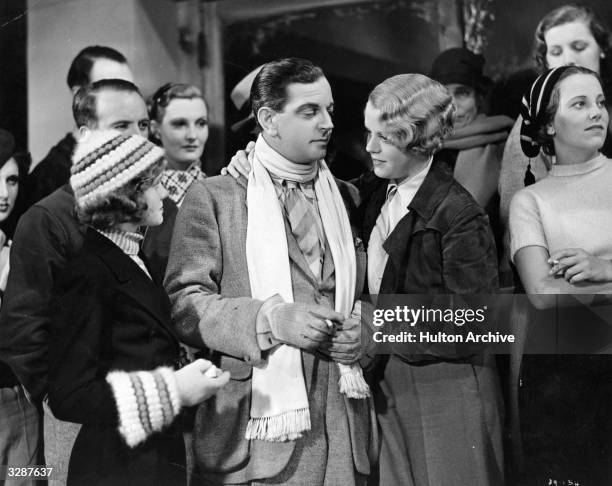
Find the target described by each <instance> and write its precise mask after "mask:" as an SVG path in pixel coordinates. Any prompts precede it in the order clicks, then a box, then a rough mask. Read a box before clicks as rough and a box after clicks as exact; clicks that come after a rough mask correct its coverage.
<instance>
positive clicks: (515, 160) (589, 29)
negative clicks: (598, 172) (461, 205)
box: [499, 4, 612, 259]
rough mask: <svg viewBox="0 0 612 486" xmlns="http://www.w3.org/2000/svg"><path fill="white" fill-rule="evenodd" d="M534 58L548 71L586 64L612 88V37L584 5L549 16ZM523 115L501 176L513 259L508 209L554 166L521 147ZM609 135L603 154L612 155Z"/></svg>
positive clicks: (513, 133)
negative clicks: (518, 192)
mask: <svg viewBox="0 0 612 486" xmlns="http://www.w3.org/2000/svg"><path fill="white" fill-rule="evenodd" d="M533 55H534V60H535V63H536V65H537V67H538V68H539V69H540V70H541V71H544V70H546V69H549V68H555V67H559V66H564V65H577V66H584V67H586V68H589V69H591V70H592V71H594V72H596V73H598V74H600V76H601V79H602V84H603V87H604V93H606V91H608V90H610V89H612V65H611V63H612V36H611V33H610V30H609V29H608V28H607V27H606V26H605V25H604V23H603V22H602V21H601V19H600V18H598V17H597V16H596V15H595V13H594V12H593V11H592V10H591V9H589V8H588V7H584V6H577V5H571V4H570V5H563V6H561V7H558V8H556V9H555V10H552V11H551V12H549V13H548V14H547V15H545V16H544V17H543V18H542V20H541V21H540V23H539V24H538V26H537V28H536V31H535V40H534V54H533ZM521 122H522V118H521V117H519V118H518V120H517V121H516V123H515V124H514V127H513V128H512V131H511V132H510V136H509V137H508V142H507V143H506V147H505V149H504V156H503V158H502V165H501V173H500V177H499V195H500V219H501V223H502V225H503V227H504V228H506V235H507V236H506V238H505V239H504V246H505V252H504V253H505V258H506V259H508V258H509V255H508V253H509V237H508V233H507V228H508V211H509V207H510V200H511V199H512V196H514V194H515V193H516V192H517V191H518V190H519V189H521V188H523V187H524V186H526V185H529V184H533V183H534V182H535V181H537V180H540V179H542V178H543V177H544V176H545V175H546V173H547V172H548V170H549V169H550V167H551V165H552V164H551V160H550V156H547V155H544V156H543V155H542V154H540V155H536V156H534V157H531V158H529V157H526V156H525V154H523V152H522V150H521V146H520V135H519V131H520V127H521ZM610 139H611V136H610V135H608V137H607V140H606V144H605V145H604V147H602V153H604V154H606V155H612V146H610V145H611V143H610Z"/></svg>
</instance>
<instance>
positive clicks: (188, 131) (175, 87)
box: [142, 83, 208, 278]
mask: <svg viewBox="0 0 612 486" xmlns="http://www.w3.org/2000/svg"><path fill="white" fill-rule="evenodd" d="M149 117H150V119H151V137H150V138H151V139H152V140H153V141H154V142H156V143H157V144H158V145H161V146H162V147H163V149H164V151H165V154H166V160H167V161H168V166H167V167H166V169H165V170H164V172H163V174H162V176H161V184H162V186H164V188H165V189H166V191H168V197H167V198H166V199H165V200H164V223H163V224H162V225H160V226H155V227H148V228H146V230H145V239H144V241H143V244H142V247H143V250H144V251H145V253H146V254H147V255H148V256H149V264H150V268H151V272H152V273H153V274H155V275H157V276H159V277H160V278H163V276H164V275H165V273H166V265H167V263H168V253H169V252H170V242H171V240H172V233H173V230H174V221H175V219H176V214H177V212H178V208H180V207H181V204H182V202H183V199H184V198H185V195H186V194H187V191H188V190H189V188H190V187H191V185H192V184H193V183H194V182H196V181H203V180H204V179H205V178H206V175H205V174H204V172H203V171H202V161H201V159H202V153H203V152H204V147H205V146H206V141H207V140H208V106H207V105H206V101H205V100H204V98H203V97H202V92H201V91H200V90H199V89H198V88H196V87H195V86H193V85H190V84H183V83H166V84H164V85H163V86H161V87H160V88H159V89H158V90H157V91H156V92H155V93H154V94H153V96H152V97H151V99H150V101H149Z"/></svg>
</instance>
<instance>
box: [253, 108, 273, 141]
mask: <svg viewBox="0 0 612 486" xmlns="http://www.w3.org/2000/svg"><path fill="white" fill-rule="evenodd" d="M277 115H278V112H276V111H274V110H273V109H272V108H269V107H267V106H262V107H261V108H260V109H259V110H258V111H257V121H258V122H259V124H260V125H261V128H262V130H263V132H264V133H266V134H267V135H269V136H270V137H276V136H277V135H278V116H277Z"/></svg>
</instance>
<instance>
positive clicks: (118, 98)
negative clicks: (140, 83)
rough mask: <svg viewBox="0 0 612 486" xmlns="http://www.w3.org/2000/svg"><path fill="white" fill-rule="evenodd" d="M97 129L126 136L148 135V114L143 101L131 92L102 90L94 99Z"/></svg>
mask: <svg viewBox="0 0 612 486" xmlns="http://www.w3.org/2000/svg"><path fill="white" fill-rule="evenodd" d="M96 114H97V115H98V124H97V128H98V129H100V130H105V129H106V130H108V129H115V130H118V131H120V132H123V133H125V134H128V135H132V134H137V135H141V136H143V137H145V138H147V137H148V135H149V114H148V113H147V106H146V105H145V102H144V100H143V99H142V97H141V96H140V95H139V94H138V93H134V92H131V91H115V90H103V91H101V92H100V93H98V96H97V97H96Z"/></svg>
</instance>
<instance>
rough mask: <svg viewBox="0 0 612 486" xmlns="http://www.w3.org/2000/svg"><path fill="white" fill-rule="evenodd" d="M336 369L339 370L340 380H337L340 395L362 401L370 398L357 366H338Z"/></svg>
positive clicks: (361, 373)
mask: <svg viewBox="0 0 612 486" xmlns="http://www.w3.org/2000/svg"><path fill="white" fill-rule="evenodd" d="M338 367H339V368H340V380H338V386H339V387H340V393H342V394H343V395H346V396H347V397H348V398H356V399H364V398H368V397H369V396H370V387H369V386H368V384H367V383H366V381H365V378H364V377H363V372H362V371H361V367H360V366H359V365H352V366H345V365H338Z"/></svg>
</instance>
